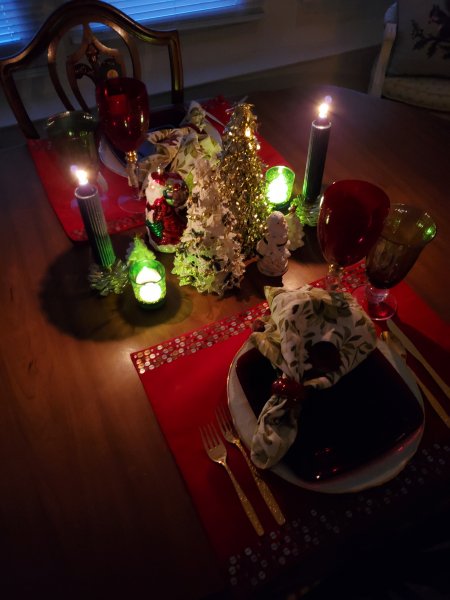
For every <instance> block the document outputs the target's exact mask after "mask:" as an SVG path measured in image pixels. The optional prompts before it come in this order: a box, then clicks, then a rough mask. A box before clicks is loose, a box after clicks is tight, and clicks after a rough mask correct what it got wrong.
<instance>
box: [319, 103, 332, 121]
mask: <svg viewBox="0 0 450 600" xmlns="http://www.w3.org/2000/svg"><path fill="white" fill-rule="evenodd" d="M329 109H330V105H329V104H328V102H322V104H321V105H320V106H319V119H326V118H327V117H328V111H329Z"/></svg>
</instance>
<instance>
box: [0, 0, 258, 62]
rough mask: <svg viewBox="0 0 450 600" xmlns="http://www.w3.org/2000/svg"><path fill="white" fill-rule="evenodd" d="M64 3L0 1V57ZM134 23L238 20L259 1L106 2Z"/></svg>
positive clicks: (58, 0)
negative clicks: (224, 17)
mask: <svg viewBox="0 0 450 600" xmlns="http://www.w3.org/2000/svg"><path fill="white" fill-rule="evenodd" d="M63 3H64V0H44V2H36V0H0V49H1V48H3V50H0V54H5V53H6V52H5V50H6V49H7V48H8V46H15V47H17V46H19V47H23V46H24V45H25V44H26V43H28V42H29V41H30V40H31V38H32V37H33V35H34V34H35V33H36V31H37V30H38V28H39V27H40V26H41V25H42V23H43V22H44V20H45V19H46V18H47V17H48V16H49V14H50V13H51V12H52V11H53V10H54V9H55V8H56V7H57V6H59V5H60V4H63ZM109 3H110V4H112V5H113V6H115V7H116V8H118V9H120V10H121V11H123V12H124V13H126V14H127V15H129V16H130V17H131V18H133V19H134V20H135V21H139V22H140V23H144V24H148V25H149V26H150V27H151V26H152V25H155V26H156V25H158V24H161V23H164V24H167V25H168V26H171V27H174V28H177V27H178V26H179V24H180V23H186V24H188V23H189V22H200V21H202V20H204V19H208V20H210V19H215V18H217V17H220V16H227V17H229V18H231V19H232V20H239V19H241V18H242V17H244V16H247V15H251V14H256V13H257V12H258V8H261V4H262V0H153V1H152V0H110V2H109Z"/></svg>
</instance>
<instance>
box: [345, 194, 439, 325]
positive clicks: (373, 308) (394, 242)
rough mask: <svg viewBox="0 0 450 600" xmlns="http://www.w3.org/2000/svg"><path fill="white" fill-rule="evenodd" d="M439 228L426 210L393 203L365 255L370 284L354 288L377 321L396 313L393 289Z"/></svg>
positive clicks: (357, 296) (362, 304)
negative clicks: (378, 233)
mask: <svg viewBox="0 0 450 600" xmlns="http://www.w3.org/2000/svg"><path fill="white" fill-rule="evenodd" d="M436 231H437V229H436V224H435V222H434V220H433V219H432V217H431V216H430V215H429V214H428V213H427V212H426V211H424V210H422V209H420V208H416V207H415V206H410V205H407V204H393V205H392V206H391V209H390V211H389V215H388V217H387V219H386V221H385V223H384V227H383V230H382V232H381V235H380V237H379V238H378V240H377V241H376V242H375V244H374V246H373V247H372V248H371V250H370V251H369V253H368V255H367V257H366V274H367V279H368V283H367V285H365V286H360V287H359V288H357V289H356V290H355V291H354V295H355V297H356V299H357V300H358V302H359V303H360V305H361V306H362V307H363V308H364V309H365V311H366V312H367V314H368V315H369V316H370V317H371V318H372V319H373V320H374V321H385V320H387V319H390V318H391V317H393V316H394V314H395V312H396V310H397V300H396V298H395V295H394V294H393V293H392V292H391V288H392V287H394V286H395V285H397V284H398V283H399V282H400V281H402V279H404V277H406V275H407V274H408V273H409V271H410V270H411V269H412V268H413V266H414V264H415V263H416V261H417V259H418V258H419V256H420V253H421V252H422V250H423V249H424V248H425V246H426V245H427V244H429V242H431V241H432V240H433V239H434V238H435V236H436Z"/></svg>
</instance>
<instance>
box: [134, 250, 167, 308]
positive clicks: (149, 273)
mask: <svg viewBox="0 0 450 600" xmlns="http://www.w3.org/2000/svg"><path fill="white" fill-rule="evenodd" d="M129 278H130V282H131V287H132V288H133V293H134V296H135V298H136V300H137V301H138V303H139V305H140V306H141V307H142V308H146V309H154V308H159V307H160V306H162V305H163V304H164V302H165V300H166V271H165V269H164V266H163V265H162V264H161V263H160V262H158V261H157V260H153V259H148V260H139V261H137V262H134V263H132V264H131V265H130V271H129Z"/></svg>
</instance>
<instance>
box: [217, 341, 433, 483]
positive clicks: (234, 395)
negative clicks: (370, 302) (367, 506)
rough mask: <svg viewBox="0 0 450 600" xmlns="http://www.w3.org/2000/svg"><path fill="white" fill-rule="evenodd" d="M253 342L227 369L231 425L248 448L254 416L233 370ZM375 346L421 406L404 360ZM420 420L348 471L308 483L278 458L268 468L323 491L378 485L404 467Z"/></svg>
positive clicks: (417, 438)
mask: <svg viewBox="0 0 450 600" xmlns="http://www.w3.org/2000/svg"><path fill="white" fill-rule="evenodd" d="M253 347H254V346H253V345H252V344H251V343H250V342H249V341H247V342H246V343H245V344H244V345H243V346H242V348H241V349H240V350H239V352H238V353H237V354H236V356H235V357H234V359H233V362H232V363H231V366H230V370H229V373H228V382H227V391H228V405H229V408H230V412H231V415H232V417H233V421H234V425H235V427H236V430H237V432H238V434H239V437H240V438H241V440H242V441H243V442H244V444H245V445H246V446H247V448H250V446H251V440H252V437H253V433H254V431H255V428H256V424H257V419H256V416H255V414H254V412H253V410H252V408H251V406H250V404H249V403H248V401H247V398H246V396H245V394H244V391H243V389H242V386H241V384H240V382H239V378H238V376H237V373H236V363H237V360H238V359H239V357H240V356H241V355H242V354H244V353H245V352H247V351H248V350H250V349H251V348H253ZM378 349H379V350H380V351H381V353H382V354H383V356H384V357H385V358H386V359H387V360H388V361H389V362H390V363H391V364H392V366H393V367H394V368H395V369H396V370H397V371H398V373H399V374H400V376H401V377H402V378H403V380H404V381H405V383H406V384H407V385H408V387H409V388H410V389H411V391H412V392H413V394H414V396H415V397H416V399H417V402H418V403H419V404H420V406H421V408H422V410H423V401H422V396H421V394H420V391H419V389H418V387H417V384H416V382H415V379H414V377H413V375H412V373H411V371H410V370H409V368H408V367H407V366H406V364H405V363H404V361H403V360H402V359H401V358H400V357H399V356H398V355H396V354H395V353H393V352H391V350H390V349H389V348H388V346H387V345H386V344H385V343H384V342H383V341H381V340H379V342H378ZM424 425H425V424H424V421H422V424H421V426H420V427H419V428H418V429H417V430H416V431H414V432H413V433H412V434H411V435H410V436H409V437H408V438H407V440H406V441H402V442H401V443H399V444H398V445H397V446H394V447H393V448H392V449H391V450H390V451H388V452H386V453H383V454H382V455H380V457H379V458H377V459H374V460H372V461H370V462H367V463H366V464H365V465H363V466H361V467H358V468H356V469H353V470H351V471H348V472H347V473H345V474H342V475H339V476H336V477H334V478H333V479H330V480H326V481H323V482H318V483H311V482H309V481H304V480H302V479H300V478H299V477H298V476H297V475H296V474H295V473H294V472H293V471H292V470H291V469H290V468H289V467H288V466H287V465H285V464H283V462H279V463H278V464H277V465H275V466H274V467H272V469H271V470H272V472H273V473H276V474H277V475H278V476H279V477H281V478H282V479H285V480H286V481H289V482H290V483H293V484H294V485H297V486H299V487H302V488H305V489H308V490H313V491H316V492H324V493H327V494H343V493H347V492H357V491H360V490H364V489H366V488H370V487H374V486H377V485H381V484H383V483H385V482H386V481H389V480H390V479H392V478H393V477H395V476H396V475H398V473H399V472H400V471H401V470H402V469H403V468H404V467H405V465H406V464H407V462H408V461H409V460H410V459H411V458H412V457H413V456H414V454H415V453H416V451H417V448H418V446H419V443H420V440H421V439H422V435H423V430H424Z"/></svg>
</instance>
